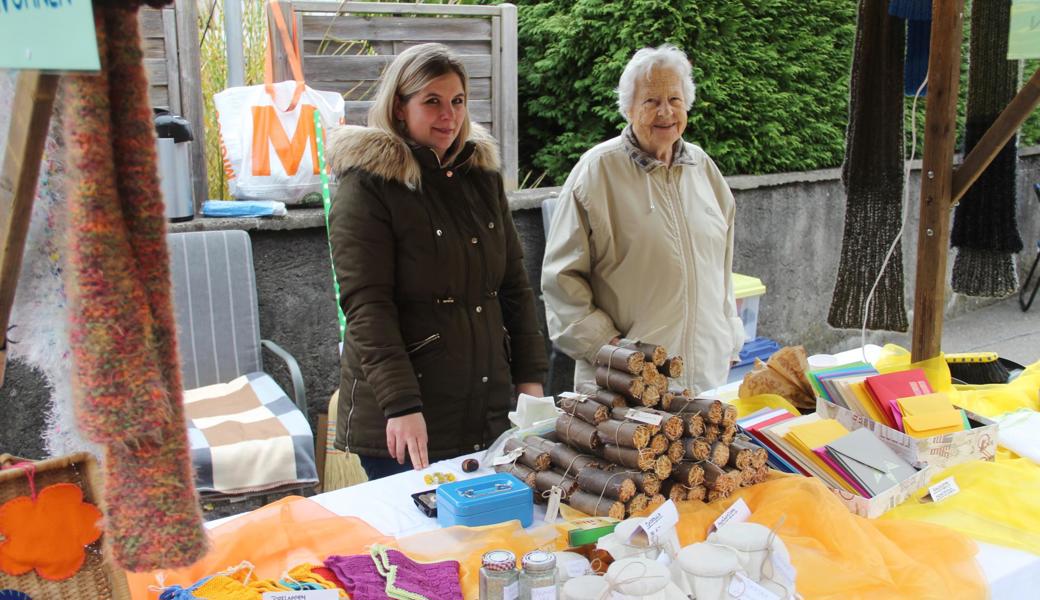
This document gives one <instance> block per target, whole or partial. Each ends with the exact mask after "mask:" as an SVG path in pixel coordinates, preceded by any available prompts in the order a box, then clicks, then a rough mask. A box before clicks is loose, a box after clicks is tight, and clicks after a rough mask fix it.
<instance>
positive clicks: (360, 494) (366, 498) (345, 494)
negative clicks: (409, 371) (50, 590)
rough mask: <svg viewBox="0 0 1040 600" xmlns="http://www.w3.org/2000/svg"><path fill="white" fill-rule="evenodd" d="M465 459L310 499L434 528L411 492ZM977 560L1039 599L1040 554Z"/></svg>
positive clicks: (398, 528)
mask: <svg viewBox="0 0 1040 600" xmlns="http://www.w3.org/2000/svg"><path fill="white" fill-rule="evenodd" d="M471 457H479V454H471V455H469V456H463V457H459V458H454V459H451V460H446V461H441V462H438V463H434V464H433V465H430V467H429V468H428V469H426V470H425V471H422V472H417V471H408V472H406V473H400V474H398V475H394V476H392V477H386V478H383V479H377V480H376V481H370V482H368V483H364V484H361V485H355V486H352V487H348V488H343V489H341V490H336V491H334V492H328V493H326V494H319V495H317V496H314V497H313V498H311V499H312V500H314V501H315V502H317V503H318V504H321V505H322V506H324V507H325V508H327V509H329V510H330V511H332V512H333V513H336V514H337V515H341V516H349V517H359V518H362V519H364V520H365V521H366V522H367V523H368V524H369V525H371V526H372V527H374V528H376V529H377V530H379V532H380V533H382V534H384V535H387V536H393V537H404V536H409V535H412V534H415V533H420V532H423V531H429V530H431V529H436V528H437V520H436V519H431V518H429V517H427V516H425V515H423V514H422V513H421V512H419V509H417V508H416V507H415V505H414V504H413V503H412V497H411V494H413V493H415V492H420V491H423V490H426V489H430V487H432V486H430V485H427V484H426V483H424V482H423V475H425V474H426V473H433V472H434V471H442V472H447V471H451V472H453V473H455V476H456V477H458V478H459V479H460V480H461V479H469V478H471V477H476V476H479V475H486V474H488V473H489V472H490V471H478V472H476V473H463V472H462V461H463V460H464V459H466V458H471ZM544 516H545V512H544V509H543V508H542V506H541V505H535V523H534V524H535V525H539V524H541V519H542V518H543V517H544ZM234 518H235V517H228V518H226V519H220V520H217V521H211V522H209V523H207V526H210V527H213V526H216V525H219V524H220V523H224V522H227V521H228V520H230V519H234ZM977 558H978V562H979V565H980V566H981V567H982V571H983V573H984V574H985V576H986V580H987V581H988V582H989V585H990V590H991V592H992V598H993V600H1022V599H1024V598H1038V597H1040V556H1037V555H1035V554H1030V553H1028V552H1023V551H1021V550H1014V549H1011V548H1005V547H1003V546H994V545H992V544H986V543H982V542H980V543H979V554H978V557H977Z"/></svg>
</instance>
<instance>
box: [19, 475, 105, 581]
mask: <svg viewBox="0 0 1040 600" xmlns="http://www.w3.org/2000/svg"><path fill="white" fill-rule="evenodd" d="M100 520H101V511H100V510H98V508H97V507H96V506H94V505H93V504H87V503H85V502H83V490H81V489H80V488H79V487H78V486H76V485H75V484H71V483H59V484H55V485H52V486H49V487H46V488H44V489H43V491H41V492H40V494H39V495H38V496H37V497H36V498H35V499H34V498H30V497H28V496H20V497H18V498H15V499H13V500H10V501H8V502H7V503H6V504H4V505H3V506H0V539H2V540H3V541H0V571H3V572H5V573H7V574H9V575H22V574H24V573H28V572H29V571H30V570H32V569H36V573H37V574H38V575H39V576H40V577H43V578H44V579H50V580H52V581H60V580H62V579H68V578H69V577H72V576H73V575H75V574H76V572H77V571H79V569H80V567H82V566H83V562H84V561H85V560H86V553H85V552H84V551H83V547H84V546H87V545H89V544H91V543H93V542H95V541H97V539H98V538H99V537H101V528H100V527H99V526H98V522H99V521H100Z"/></svg>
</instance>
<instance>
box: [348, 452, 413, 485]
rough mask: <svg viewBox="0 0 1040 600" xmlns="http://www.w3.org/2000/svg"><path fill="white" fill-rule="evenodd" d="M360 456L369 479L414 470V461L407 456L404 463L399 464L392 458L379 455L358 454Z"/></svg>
mask: <svg viewBox="0 0 1040 600" xmlns="http://www.w3.org/2000/svg"><path fill="white" fill-rule="evenodd" d="M358 458H360V459H361V468H362V469H364V470H365V474H366V475H368V480H369V481H372V480H375V479H382V478H383V477H389V476H391V475H397V474H398V473H404V472H405V471H411V470H412V461H411V460H409V459H407V458H406V459H405V461H404V464H403V465H402V464H398V462H397V461H396V460H394V459H392V458H381V457H378V456H358Z"/></svg>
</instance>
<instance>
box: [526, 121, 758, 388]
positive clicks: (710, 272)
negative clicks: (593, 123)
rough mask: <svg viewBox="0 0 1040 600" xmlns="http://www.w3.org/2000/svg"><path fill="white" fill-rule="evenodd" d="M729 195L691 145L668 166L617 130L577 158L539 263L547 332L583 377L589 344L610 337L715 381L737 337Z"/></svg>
mask: <svg viewBox="0 0 1040 600" xmlns="http://www.w3.org/2000/svg"><path fill="white" fill-rule="evenodd" d="M735 212H736V206H735V203H734V200H733V194H732V193H731V192H730V189H729V186H728V185H727V184H726V181H725V179H723V177H722V173H721V172H719V169H718V167H716V166H715V163H714V162H713V161H712V160H711V158H709V157H708V155H707V154H705V153H704V151H703V150H701V149H700V148H699V147H697V146H695V145H693V144H689V143H686V142H681V141H680V142H678V143H677V145H676V153H675V159H674V160H673V162H672V166H670V167H668V166H666V165H664V164H663V163H661V162H660V161H657V160H656V159H654V158H653V157H650V156H648V155H647V154H645V153H643V152H642V151H641V150H640V149H639V148H638V147H637V146H636V145H635V144H634V138H633V137H632V136H631V133H630V132H629V130H626V131H625V133H623V134H622V135H621V136H619V137H617V138H615V139H613V140H610V141H607V142H604V143H602V144H600V145H598V146H596V147H595V148H593V149H591V150H589V151H588V152H586V153H585V155H584V156H582V158H581V160H579V161H578V164H577V165H575V167H574V169H573V170H572V171H571V174H570V176H569V177H568V178H567V182H566V183H565V184H564V186H563V190H562V191H561V192H560V196H559V199H558V201H557V205H556V210H555V213H554V214H553V219H552V225H551V227H550V233H549V238H548V240H546V245H545V261H544V263H543V265H542V291H543V293H544V294H545V311H546V317H547V322H548V327H549V335H550V337H551V338H552V340H553V342H555V343H556V345H557V346H558V347H559V348H560V349H561V350H563V351H564V352H566V353H567V354H568V355H569V356H571V357H572V358H574V359H575V360H576V361H577V365H576V368H575V372H574V381H575V385H577V384H579V383H582V382H585V381H592V380H593V379H594V376H595V369H594V367H593V365H592V363H593V361H594V359H595V355H596V351H597V350H599V348H600V346H602V345H603V344H606V343H608V342H609V341H610V340H611V339H612V338H613V337H615V336H621V337H627V338H632V339H638V340H641V341H644V342H650V343H654V344H659V345H663V346H665V347H666V348H667V349H668V351H669V353H672V354H681V355H682V356H683V357H684V358H685V360H686V372H685V375H684V377H683V381H682V382H681V383H683V384H684V385H685V386H686V387H688V388H690V389H692V390H695V391H698V392H700V391H704V390H706V389H710V388H714V387H717V386H719V385H722V384H723V383H725V382H726V376H727V374H728V373H729V363H730V360H731V359H735V358H736V357H737V356H738V354H739V352H740V349H741V346H742V345H743V343H744V327H743V325H742V324H741V321H740V317H739V316H738V315H737V310H736V303H735V301H734V297H733V282H732V277H731V265H732V261H733V217H734V213H735Z"/></svg>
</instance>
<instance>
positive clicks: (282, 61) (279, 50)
mask: <svg viewBox="0 0 1040 600" xmlns="http://www.w3.org/2000/svg"><path fill="white" fill-rule="evenodd" d="M276 8H277V9H279V10H281V11H282V17H284V18H285V25H286V27H288V28H289V33H290V35H291V34H292V28H293V23H294V19H295V18H296V17H295V16H294V13H293V3H292V2H291V0H279V1H278V4H277V6H276V5H274V4H271V3H270V2H268V3H267V30H268V32H269V33H268V36H269V37H268V43H269V44H271V51H272V52H273V54H274V72H273V73H272V75H273V76H274V81H275V83H277V82H279V81H291V80H292V79H293V74H292V69H291V68H290V67H289V54H288V50H289V49H288V48H286V47H285V44H284V43H283V42H282V36H281V35H280V34H279V33H278V26H277V25H276V24H275V20H274V16H273V13H272V12H271V11H273V10H276ZM301 57H302V54H301Z"/></svg>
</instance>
